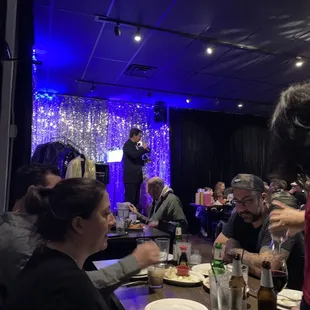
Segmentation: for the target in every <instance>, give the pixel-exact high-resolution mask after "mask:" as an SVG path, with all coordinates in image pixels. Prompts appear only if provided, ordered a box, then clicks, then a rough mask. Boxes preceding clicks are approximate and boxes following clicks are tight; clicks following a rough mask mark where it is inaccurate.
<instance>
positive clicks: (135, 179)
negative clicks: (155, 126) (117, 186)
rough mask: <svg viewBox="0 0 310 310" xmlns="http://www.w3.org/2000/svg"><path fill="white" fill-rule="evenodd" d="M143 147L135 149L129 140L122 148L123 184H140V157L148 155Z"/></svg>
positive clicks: (141, 178)
mask: <svg viewBox="0 0 310 310" xmlns="http://www.w3.org/2000/svg"><path fill="white" fill-rule="evenodd" d="M148 152H149V150H148V149H147V150H145V149H144V148H143V147H139V148H137V147H136V143H134V142H132V141H131V140H130V139H129V140H127V141H126V142H125V144H124V146H123V165H124V169H123V181H124V183H142V181H143V176H142V167H143V165H144V161H143V160H142V155H143V154H145V153H148Z"/></svg>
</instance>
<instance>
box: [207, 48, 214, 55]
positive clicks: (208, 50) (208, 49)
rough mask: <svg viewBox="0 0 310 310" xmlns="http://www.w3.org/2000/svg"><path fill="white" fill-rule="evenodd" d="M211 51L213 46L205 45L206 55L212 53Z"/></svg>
mask: <svg viewBox="0 0 310 310" xmlns="http://www.w3.org/2000/svg"><path fill="white" fill-rule="evenodd" d="M213 52H214V47H212V46H209V47H207V49H206V53H207V54H208V55H212V54H213Z"/></svg>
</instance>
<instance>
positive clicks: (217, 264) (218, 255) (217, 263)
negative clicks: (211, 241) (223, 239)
mask: <svg viewBox="0 0 310 310" xmlns="http://www.w3.org/2000/svg"><path fill="white" fill-rule="evenodd" d="M211 266H212V270H213V272H214V273H215V274H216V275H221V274H224V273H225V266H224V262H223V259H222V243H216V244H215V246H214V257H213V259H212V261H211Z"/></svg>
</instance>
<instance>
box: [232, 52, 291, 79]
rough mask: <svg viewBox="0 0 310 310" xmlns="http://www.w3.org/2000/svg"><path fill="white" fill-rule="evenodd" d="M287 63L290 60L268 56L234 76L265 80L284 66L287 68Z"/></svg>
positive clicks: (235, 73)
mask: <svg viewBox="0 0 310 310" xmlns="http://www.w3.org/2000/svg"><path fill="white" fill-rule="evenodd" d="M287 62H288V58H283V57H276V56H272V55H268V56H267V55H266V56H264V57H261V58H259V59H258V60H257V61H255V62H253V63H251V64H249V65H248V66H245V67H244V68H242V69H241V70H238V71H237V72H234V73H233V74H232V76H234V77H238V78H244V79H252V80H264V78H265V77H267V76H269V75H271V74H273V73H275V72H278V71H279V70H280V69H281V68H282V67H283V66H287ZM279 83H280V82H279Z"/></svg>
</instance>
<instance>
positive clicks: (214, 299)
mask: <svg viewBox="0 0 310 310" xmlns="http://www.w3.org/2000/svg"><path fill="white" fill-rule="evenodd" d="M230 277H231V272H230V271H228V270H227V271H226V272H225V273H224V274H223V275H216V279H217V281H218V283H216V280H215V276H214V274H213V272H212V270H210V271H209V283H210V298H211V310H230V309H232V308H234V309H243V292H242V291H241V289H240V288H237V289H233V288H230V287H229V280H230ZM233 301H234V305H232V303H233Z"/></svg>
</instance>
